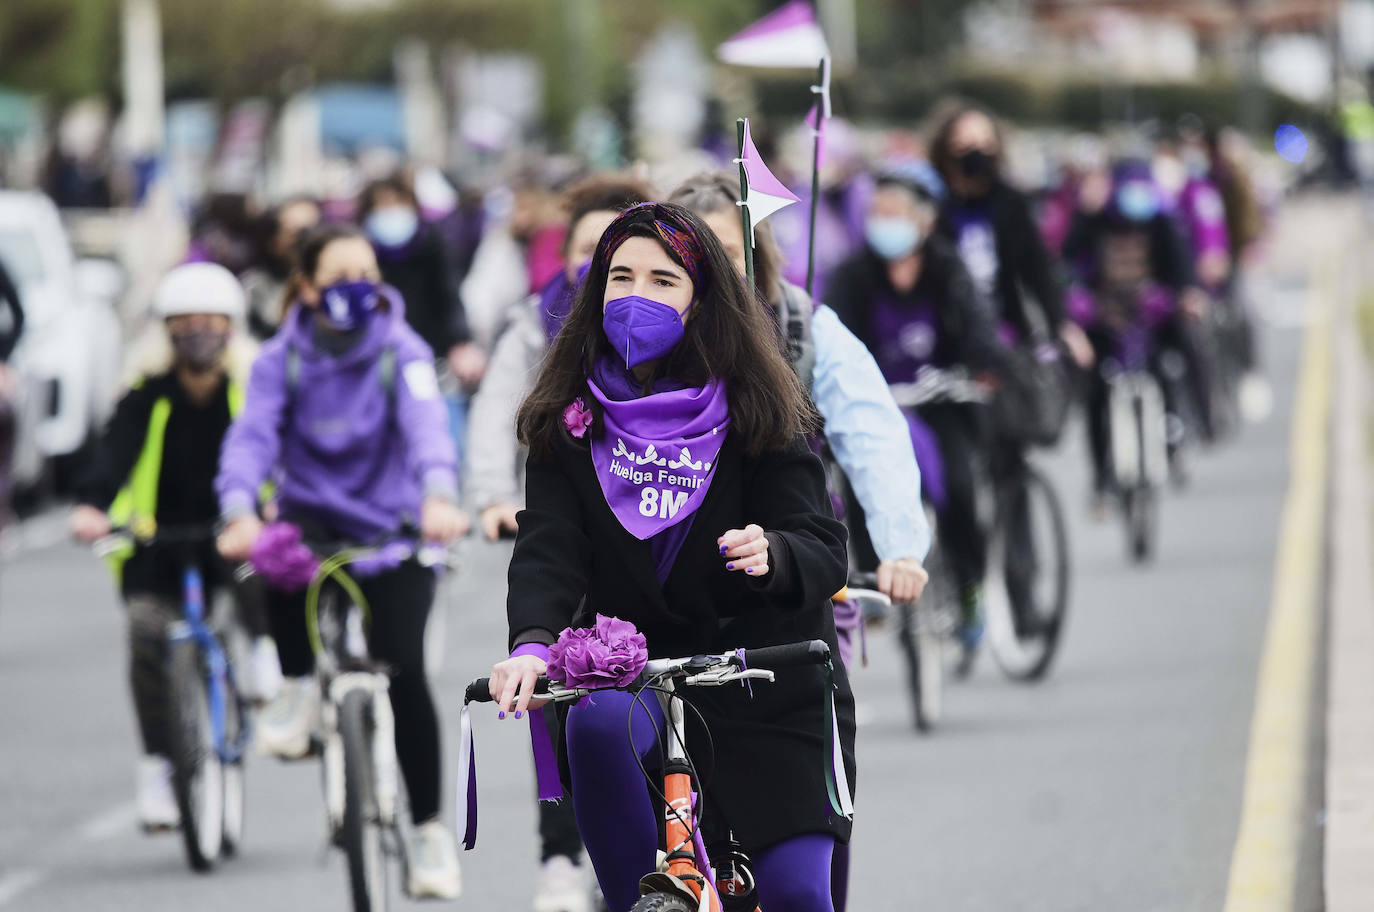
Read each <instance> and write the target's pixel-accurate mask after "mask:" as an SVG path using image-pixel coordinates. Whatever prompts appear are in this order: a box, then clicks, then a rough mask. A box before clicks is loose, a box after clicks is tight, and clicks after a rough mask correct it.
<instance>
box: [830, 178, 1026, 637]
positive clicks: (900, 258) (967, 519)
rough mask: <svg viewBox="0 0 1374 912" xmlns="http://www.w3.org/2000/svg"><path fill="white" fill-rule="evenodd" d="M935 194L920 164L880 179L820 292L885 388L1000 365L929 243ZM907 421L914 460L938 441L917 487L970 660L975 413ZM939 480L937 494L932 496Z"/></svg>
mask: <svg viewBox="0 0 1374 912" xmlns="http://www.w3.org/2000/svg"><path fill="white" fill-rule="evenodd" d="M943 189H944V188H943V185H942V184H941V182H940V179H939V177H938V176H937V175H936V174H935V172H934V170H933V169H932V168H930V166H929V165H924V163H922V165H919V166H912V167H910V168H905V169H902V170H901V171H895V172H891V173H888V174H884V175H882V176H881V177H879V179H878V187H877V190H876V191H875V193H874V196H873V200H872V203H871V204H870V206H869V213H868V219H867V222H866V226H865V235H866V239H867V243H866V245H865V247H864V249H863V250H860V251H859V252H858V253H855V254H854V255H852V256H851V257H849V259H847V260H845V261H844V262H843V263H841V264H840V266H839V267H838V268H837V269H836V270H835V273H834V274H833V275H832V277H831V280H830V283H829V284H828V285H827V286H826V294H825V296H826V304H828V305H829V306H830V308H831V309H832V310H834V311H835V313H836V314H838V315H839V317H840V319H841V320H842V321H844V323H845V325H846V326H848V327H849V329H850V331H852V332H853V333H854V335H856V336H858V337H859V339H860V340H861V341H862V342H863V343H864V344H865V345H867V346H868V349H869V351H871V352H872V353H873V357H874V358H875V359H876V360H877V362H878V367H879V368H881V370H882V372H883V376H884V377H885V378H886V379H887V381H888V383H910V382H912V381H913V380H915V379H916V374H917V371H918V370H919V369H920V368H922V367H924V366H931V367H937V368H951V367H963V368H967V369H968V370H969V371H970V372H971V373H974V374H978V373H982V372H987V371H997V370H999V369H1000V367H1001V364H1002V360H1003V353H1002V351H1001V348H1000V346H999V345H998V344H997V339H996V335H995V332H994V329H993V326H992V322H991V320H989V319H988V310H987V307H986V306H985V305H983V304H982V303H980V302H979V300H978V293H977V291H975V289H974V286H973V280H972V279H971V278H970V277H969V273H968V270H967V269H966V268H965V267H964V264H963V263H962V262H961V261H960V258H959V254H958V253H957V252H956V251H955V249H954V247H953V245H951V244H950V243H949V242H948V241H947V240H946V239H944V238H943V237H940V236H939V235H935V236H933V237H932V236H929V234H930V231H931V229H932V227H933V226H934V222H935V218H936V213H937V207H938V204H939V198H940V196H941V194H942V193H943ZM908 423H909V424H910V425H912V426H911V433H912V443H913V446H914V447H915V448H916V450H917V453H918V454H920V453H921V451H922V450H923V449H924V448H925V447H924V443H925V440H927V439H928V436H926V435H928V434H929V433H932V432H933V434H934V436H935V438H936V441H937V444H938V449H939V462H940V463H941V464H942V472H940V473H936V472H933V471H927V469H926V464H924V463H923V464H922V468H921V474H922V484H923V487H924V488H925V494H926V496H927V499H929V500H931V501H932V503H933V505H934V506H935V509H936V516H937V520H938V528H939V534H940V536H941V537H942V541H943V543H944V547H945V548H946V549H947V553H948V554H949V558H950V563H951V565H952V567H953V571H954V575H955V576H956V578H957V581H958V584H959V589H960V598H961V607H962V622H963V629H962V631H961V638H962V640H963V643H964V646H965V649H966V651H967V654H968V655H969V656H972V654H973V652H974V650H975V649H976V647H977V645H978V642H979V641H980V639H981V637H982V628H983V620H982V606H981V602H982V580H983V574H984V570H985V565H986V561H987V542H986V536H985V533H984V530H983V528H982V527H981V525H980V524H979V522H978V509H977V497H976V486H975V478H976V475H975V466H976V465H977V463H978V458H979V455H980V454H981V452H982V447H983V444H982V432H981V422H980V420H979V414H978V409H977V408H976V407H974V406H970V405H963V404H952V403H940V404H933V405H930V406H927V407H922V408H921V409H920V410H919V416H908ZM938 475H942V476H943V478H942V482H943V483H942V484H941V485H938V488H942V489H943V490H942V491H939V492H938V493H937V483H936V478H937V477H938ZM940 494H942V495H943V496H939V495H940Z"/></svg>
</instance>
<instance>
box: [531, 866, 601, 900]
mask: <svg viewBox="0 0 1374 912" xmlns="http://www.w3.org/2000/svg"><path fill="white" fill-rule="evenodd" d="M591 910H592V891H591V885H590V884H589V883H588V882H587V875H586V872H585V871H584V870H583V869H582V868H581V867H579V866H578V865H577V863H576V862H574V861H573V860H572V859H571V858H569V857H567V856H566V855H555V856H553V857H552V858H550V859H549V860H548V861H546V862H544V868H543V870H541V871H540V872H539V883H538V884H537V885H536V886H535V888H534V912H591Z"/></svg>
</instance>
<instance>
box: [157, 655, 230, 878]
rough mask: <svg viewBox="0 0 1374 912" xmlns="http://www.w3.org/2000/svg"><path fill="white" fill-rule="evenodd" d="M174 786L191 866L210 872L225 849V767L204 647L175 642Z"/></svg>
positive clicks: (172, 683) (171, 667)
mask: <svg viewBox="0 0 1374 912" xmlns="http://www.w3.org/2000/svg"><path fill="white" fill-rule="evenodd" d="M170 650H171V651H170V656H169V664H168V677H169V681H168V684H169V690H170V693H171V701H170V707H169V708H170V714H169V715H170V723H171V731H170V736H171V737H170V745H171V752H172V758H171V759H172V788H173V791H174V792H175V794H176V800H177V808H178V809H179V810H180V811H181V836H182V843H183V845H184V846H185V848H186V860H187V862H188V863H189V864H190V866H191V868H192V870H195V871H208V870H210V868H212V867H213V866H214V864H215V862H216V861H217V860H218V859H219V857H220V853H221V850H222V849H223V847H224V768H223V766H222V765H221V763H220V759H219V754H218V753H217V752H216V750H215V741H214V732H213V728H212V724H211V719H210V695H209V684H208V678H207V674H206V669H205V663H204V661H203V660H202V656H201V651H200V647H199V646H198V645H197V644H196V643H195V642H193V641H191V640H180V641H176V642H172V643H171V644H170Z"/></svg>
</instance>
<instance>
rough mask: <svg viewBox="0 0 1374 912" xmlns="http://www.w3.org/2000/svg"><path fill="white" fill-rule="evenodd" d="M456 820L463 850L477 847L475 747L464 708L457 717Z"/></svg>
mask: <svg viewBox="0 0 1374 912" xmlns="http://www.w3.org/2000/svg"><path fill="white" fill-rule="evenodd" d="M458 719H459V722H458V729H459V737H458V789H459V792H458V795H459V798H458V820H457V824H458V826H457V829H458V830H459V832H461V833H462V834H463V848H464V849H465V850H467V851H469V852H471V851H472V850H473V848H475V847H476V845H477V745H476V744H475V743H474V741H473V739H472V714H471V712H469V711H468V708H467V707H466V706H464V707H463V711H462V713H461V714H460V715H459V717H458Z"/></svg>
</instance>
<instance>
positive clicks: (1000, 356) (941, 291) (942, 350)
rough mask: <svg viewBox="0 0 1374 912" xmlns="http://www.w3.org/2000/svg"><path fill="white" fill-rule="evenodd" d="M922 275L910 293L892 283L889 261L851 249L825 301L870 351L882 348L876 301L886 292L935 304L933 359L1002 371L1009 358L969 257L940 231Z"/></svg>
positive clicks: (925, 254)
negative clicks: (967, 260)
mask: <svg viewBox="0 0 1374 912" xmlns="http://www.w3.org/2000/svg"><path fill="white" fill-rule="evenodd" d="M921 256H922V261H921V275H920V277H919V278H918V279H917V280H916V286H915V287H914V288H913V289H912V290H911V291H910V293H908V294H905V295H902V294H899V293H898V292H897V290H896V289H895V288H893V287H892V280H891V279H890V278H889V277H888V270H887V263H885V262H883V260H882V259H880V258H879V257H878V255H877V254H875V253H874V252H873V251H872V250H870V249H869V248H868V247H863V248H862V249H860V250H858V251H856V252H855V253H853V254H851V255H850V256H849V258H848V259H846V260H845V261H844V262H843V263H841V264H840V265H839V266H838V267H836V269H835V272H834V274H833V275H832V276H831V278H830V280H829V281H828V282H826V286H825V303H826V304H827V305H828V306H829V307H830V309H831V310H833V311H835V314H836V315H837V316H838V317H839V318H840V321H841V322H843V323H844V325H845V326H846V327H848V328H849V331H850V332H852V333H853V334H854V335H855V336H857V337H858V338H859V341H860V342H862V343H863V344H864V345H865V346H867V347H868V350H869V351H870V352H873V353H874V354H875V356H876V354H877V353H878V352H879V351H880V345H879V343H880V341H881V340H879V339H878V337H877V330H876V329H875V328H874V326H873V305H874V303H875V302H876V301H877V299H878V297H879V296H880V295H883V296H886V297H889V298H891V299H893V300H894V301H897V302H899V303H908V302H910V303H911V304H913V305H914V303H915V302H917V301H921V300H928V301H932V302H934V304H935V308H936V312H935V318H936V320H937V321H938V323H939V326H938V328H937V330H936V341H935V351H934V353H933V355H932V358H931V360H932V362H933V363H934V364H937V365H940V366H941V367H952V366H956V365H957V366H962V367H967V368H969V369H970V370H973V371H984V370H997V369H999V368H1001V367H1002V366H1003V365H1004V364H1005V362H1006V354H1005V352H1004V350H1003V347H1002V344H1001V343H1000V342H998V341H997V328H996V326H995V325H994V324H993V321H992V319H991V317H990V316H989V314H988V312H987V310H986V308H985V307H984V305H983V303H982V302H981V301H980V300H979V297H978V292H977V290H975V289H974V287H973V279H972V277H971V276H969V274H968V269H967V268H966V267H965V266H964V262H963V260H961V259H959V254H958V253H957V252H955V250H954V248H953V246H952V245H951V244H950V242H949V241H947V240H945V239H944V238H942V237H939V236H935V237H932V238H930V239H929V240H927V241H926V243H925V245H924V246H923V247H922V248H921Z"/></svg>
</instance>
